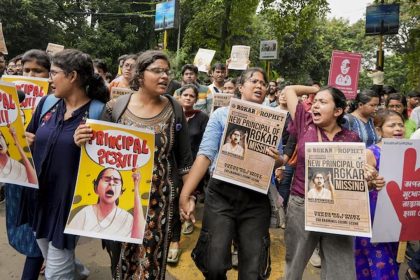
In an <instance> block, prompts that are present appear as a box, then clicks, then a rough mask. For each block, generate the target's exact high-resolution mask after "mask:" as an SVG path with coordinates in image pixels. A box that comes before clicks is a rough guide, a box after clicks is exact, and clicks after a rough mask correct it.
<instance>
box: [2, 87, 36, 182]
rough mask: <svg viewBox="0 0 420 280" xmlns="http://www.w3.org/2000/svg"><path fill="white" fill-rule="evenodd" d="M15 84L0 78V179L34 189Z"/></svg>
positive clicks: (33, 174)
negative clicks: (2, 80)
mask: <svg viewBox="0 0 420 280" xmlns="http://www.w3.org/2000/svg"><path fill="white" fill-rule="evenodd" d="M22 116H23V113H22V111H21V109H20V107H19V100H18V96H17V91H16V87H15V85H14V84H12V83H5V82H1V81H0V182H3V183H11V184H17V185H22V186H27V187H32V188H38V179H37V176H36V172H35V167H34V164H33V161H32V154H31V151H30V149H29V147H28V144H27V142H26V138H25V130H24V128H23V118H22Z"/></svg>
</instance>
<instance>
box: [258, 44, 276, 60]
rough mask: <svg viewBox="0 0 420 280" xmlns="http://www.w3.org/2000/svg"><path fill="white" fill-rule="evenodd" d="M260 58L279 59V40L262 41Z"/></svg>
mask: <svg viewBox="0 0 420 280" xmlns="http://www.w3.org/2000/svg"><path fill="white" fill-rule="evenodd" d="M260 59H261V60H270V59H277V40H269V41H261V43H260Z"/></svg>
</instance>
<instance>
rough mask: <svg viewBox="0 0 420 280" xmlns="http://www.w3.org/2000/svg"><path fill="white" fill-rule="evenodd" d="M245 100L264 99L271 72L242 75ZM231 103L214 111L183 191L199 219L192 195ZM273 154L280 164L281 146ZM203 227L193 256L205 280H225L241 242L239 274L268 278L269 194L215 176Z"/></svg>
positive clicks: (211, 162) (213, 154)
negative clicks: (233, 247)
mask: <svg viewBox="0 0 420 280" xmlns="http://www.w3.org/2000/svg"><path fill="white" fill-rule="evenodd" d="M238 84H239V87H238V88H239V91H240V92H241V99H242V100H245V101H249V102H254V103H258V104H262V103H263V101H264V98H265V94H266V92H267V77H266V74H265V72H264V70H262V69H261V68H250V69H248V70H246V71H244V72H243V73H242V75H241V77H240V78H239V81H238ZM228 110H229V108H228V107H222V108H219V109H217V110H216V111H214V112H213V113H212V115H211V117H210V120H209V122H208V124H207V127H206V130H205V132H204V136H203V140H202V142H201V145H200V149H199V151H198V153H197V157H196V159H195V161H194V164H193V167H192V168H191V171H190V175H189V177H188V179H187V181H186V182H185V183H184V186H183V188H182V192H181V195H180V212H181V216H182V217H183V218H184V219H186V220H192V221H193V222H194V216H193V215H192V211H193V210H194V208H195V203H194V199H192V198H191V194H192V193H193V191H194V190H195V188H196V187H197V185H198V184H199V182H200V181H201V179H202V178H203V176H204V175H205V174H206V172H207V170H208V169H209V168H210V172H212V170H213V169H214V166H215V160H216V158H217V154H218V152H219V147H220V143H221V141H222V136H223V131H224V128H225V125H226V122H227V115H228ZM267 152H268V154H269V155H270V156H271V157H273V158H274V159H275V160H276V164H275V166H279V165H280V156H279V153H278V151H277V150H276V149H270V150H268V151H267ZM203 213H204V216H203V226H202V229H201V233H200V237H199V239H198V241H197V245H196V247H195V249H194V250H193V253H192V256H193V259H194V261H195V264H196V266H197V267H198V268H199V269H200V270H201V272H202V273H203V275H204V277H206V279H226V272H227V270H229V269H231V268H232V262H231V260H232V256H231V245H232V240H233V238H235V239H236V241H237V242H238V254H239V255H238V257H239V263H238V265H239V266H238V270H239V279H267V278H268V277H269V274H270V251H269V247H270V234H269V232H268V229H269V226H270V215H271V208H270V201H269V199H268V196H267V195H265V194H261V193H258V192H255V191H252V190H249V189H245V188H242V187H240V186H237V185H235V184H233V183H228V182H224V181H220V180H218V179H215V178H211V179H210V181H209V184H208V187H207V193H206V200H205V202H204V212H203Z"/></svg>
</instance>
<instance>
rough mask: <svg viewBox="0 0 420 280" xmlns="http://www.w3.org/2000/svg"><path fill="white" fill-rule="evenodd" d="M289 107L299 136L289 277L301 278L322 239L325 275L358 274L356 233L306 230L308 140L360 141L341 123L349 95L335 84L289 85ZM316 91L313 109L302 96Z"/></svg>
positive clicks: (288, 247)
mask: <svg viewBox="0 0 420 280" xmlns="http://www.w3.org/2000/svg"><path fill="white" fill-rule="evenodd" d="M285 93H286V100H287V108H288V109H289V113H290V115H291V117H292V119H293V124H292V125H291V126H289V131H290V133H291V135H294V136H296V137H297V141H298V142H297V148H298V149H297V164H296V171H295V177H294V180H293V183H292V189H291V195H290V198H289V205H288V209H287V216H286V231H285V242H286V279H288V280H289V279H290V280H295V279H296V280H297V279H302V275H303V271H304V270H305V267H306V264H307V263H308V261H309V259H310V257H311V255H312V252H313V251H314V249H315V247H316V245H317V244H318V243H319V246H320V252H321V260H322V271H321V275H323V278H326V279H335V278H337V277H339V278H340V279H342V280H347V279H348V280H353V279H355V277H356V273H355V266H354V256H353V237H351V236H345V235H337V234H326V233H320V232H313V231H306V230H305V211H304V208H305V143H306V142H321V141H322V142H359V141H360V139H359V137H358V135H357V134H356V133H354V132H352V131H350V130H347V129H345V128H343V127H342V121H343V116H344V110H345V108H346V105H347V104H346V98H345V96H344V94H343V93H342V92H341V91H340V90H338V89H336V88H332V87H325V88H322V89H319V87H318V86H288V87H286V89H285ZM313 93H316V95H315V98H314V100H313V104H312V108H311V111H310V112H306V111H305V109H304V107H303V105H302V103H299V96H301V95H304V94H313Z"/></svg>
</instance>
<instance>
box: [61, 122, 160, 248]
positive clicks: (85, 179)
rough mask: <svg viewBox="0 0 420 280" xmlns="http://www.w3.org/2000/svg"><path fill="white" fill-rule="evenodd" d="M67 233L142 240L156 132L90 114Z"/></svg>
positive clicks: (123, 239) (135, 241) (136, 241)
mask: <svg viewBox="0 0 420 280" xmlns="http://www.w3.org/2000/svg"><path fill="white" fill-rule="evenodd" d="M86 123H87V124H89V125H90V127H91V128H92V130H93V138H92V140H91V141H89V142H88V143H86V145H85V146H84V147H82V151H81V156H80V163H79V172H78V176H77V183H76V189H75V192H74V198H73V204H72V207H71V211H70V214H69V218H68V220H67V225H66V229H65V231H64V232H65V233H70V234H75V235H82V236H89V237H95V238H102V239H109V240H117V241H122V242H130V243H137V244H142V242H143V236H144V230H145V224H146V215H147V212H148V205H149V195H150V188H151V182H152V172H153V158H154V147H155V135H154V132H152V131H150V130H145V129H139V128H135V127H128V126H124V125H120V124H112V123H108V122H102V121H95V120H90V119H88V120H87V122H86Z"/></svg>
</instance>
